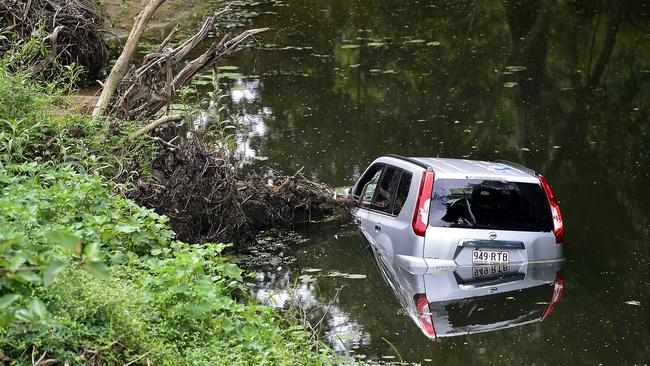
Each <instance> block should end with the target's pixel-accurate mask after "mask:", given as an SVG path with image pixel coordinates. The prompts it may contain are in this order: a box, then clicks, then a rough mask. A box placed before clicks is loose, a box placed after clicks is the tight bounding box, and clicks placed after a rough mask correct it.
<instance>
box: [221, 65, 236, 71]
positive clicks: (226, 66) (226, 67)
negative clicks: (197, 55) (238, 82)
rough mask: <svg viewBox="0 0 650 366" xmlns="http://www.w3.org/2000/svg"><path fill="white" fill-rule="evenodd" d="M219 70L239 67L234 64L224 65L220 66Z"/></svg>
mask: <svg viewBox="0 0 650 366" xmlns="http://www.w3.org/2000/svg"><path fill="white" fill-rule="evenodd" d="M219 70H231V71H232V70H239V67H237V66H234V65H223V66H219Z"/></svg>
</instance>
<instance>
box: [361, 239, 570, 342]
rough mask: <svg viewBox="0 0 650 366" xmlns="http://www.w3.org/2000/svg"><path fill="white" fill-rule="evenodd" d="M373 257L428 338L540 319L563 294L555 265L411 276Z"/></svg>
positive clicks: (480, 268) (463, 269)
mask: <svg viewBox="0 0 650 366" xmlns="http://www.w3.org/2000/svg"><path fill="white" fill-rule="evenodd" d="M373 253H374V255H375V259H376V260H377V264H378V266H379V270H380V272H381V273H382V275H383V277H384V279H385V280H386V282H387V283H388V284H389V286H390V287H391V288H392V289H393V291H394V293H395V296H396V297H397V299H398V300H399V302H400V303H401V305H402V307H403V308H404V310H405V311H406V313H407V314H408V315H409V316H410V317H411V319H412V320H413V321H414V322H415V324H416V325H417V326H418V327H419V328H420V329H421V330H422V332H423V333H424V334H425V335H426V336H427V337H429V338H431V339H436V338H440V337H452V336H460V335H468V334H474V333H482V332H491V331H496V330H502V329H507V328H512V327H518V326H522V325H525V324H531V323H536V322H540V321H544V320H546V319H548V317H549V316H550V315H551V314H552V313H553V310H554V308H555V306H556V305H557V303H558V302H559V301H560V299H561V297H562V293H563V291H564V280H563V279H562V271H561V269H562V264H563V262H559V261H552V262H542V263H523V264H519V265H507V264H500V265H480V266H473V267H457V268H456V270H454V271H438V272H435V273H424V274H413V273H410V272H409V271H407V270H406V269H405V268H403V267H402V266H400V265H399V264H398V263H396V262H395V261H394V260H393V258H390V257H387V256H385V255H382V254H381V253H380V252H379V251H377V250H376V248H373Z"/></svg>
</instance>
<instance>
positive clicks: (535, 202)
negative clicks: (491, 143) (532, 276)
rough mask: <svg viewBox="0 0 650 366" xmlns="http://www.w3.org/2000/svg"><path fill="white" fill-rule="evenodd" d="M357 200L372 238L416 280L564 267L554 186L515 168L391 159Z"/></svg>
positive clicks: (365, 179) (366, 178)
mask: <svg viewBox="0 0 650 366" xmlns="http://www.w3.org/2000/svg"><path fill="white" fill-rule="evenodd" d="M350 193H351V194H352V195H353V196H355V197H356V198H357V199H358V202H359V207H358V208H356V209H355V210H353V212H352V213H353V216H354V218H355V220H356V222H357V224H359V226H360V228H361V231H362V232H363V234H364V236H365V238H366V239H367V240H368V241H369V242H370V244H371V245H372V246H373V247H374V248H375V249H376V250H377V251H379V252H380V253H381V254H382V255H387V256H389V257H392V258H393V260H395V261H396V262H397V263H398V264H399V265H400V266H402V267H404V268H405V269H406V270H408V271H409V272H411V273H426V272H437V271H439V270H445V269H446V270H453V269H454V268H456V267H457V266H478V265H495V264H496V265H498V264H513V265H514V264H520V263H526V262H539V261H556V260H562V241H563V237H564V227H563V224H562V215H561V213H560V207H559V205H558V203H557V201H556V200H555V198H554V196H553V193H552V192H551V188H550V187H549V185H548V182H547V181H546V179H544V177H543V176H541V175H539V174H537V173H535V172H534V171H533V170H531V169H528V168H525V167H523V166H520V165H517V164H514V163H511V162H506V161H496V162H486V161H473V160H461V159H438V158H406V157H402V156H397V155H386V156H382V157H380V158H378V159H376V160H375V161H374V162H373V163H372V164H371V165H370V166H369V167H368V169H366V171H365V172H364V173H363V175H362V176H361V178H360V179H359V181H358V182H357V183H356V185H355V186H354V187H353V188H352V189H351V192H350Z"/></svg>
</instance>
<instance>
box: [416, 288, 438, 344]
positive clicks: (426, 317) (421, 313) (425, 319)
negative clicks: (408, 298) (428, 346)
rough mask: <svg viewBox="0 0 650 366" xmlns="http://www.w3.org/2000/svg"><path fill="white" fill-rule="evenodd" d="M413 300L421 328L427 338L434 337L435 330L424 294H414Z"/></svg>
mask: <svg viewBox="0 0 650 366" xmlns="http://www.w3.org/2000/svg"><path fill="white" fill-rule="evenodd" d="M413 300H414V301H415V308H416V309H417V311H418V318H419V319H420V324H421V325H422V330H423V331H424V333H425V334H426V335H427V336H428V337H429V338H431V339H436V330H435V328H434V327H433V319H431V311H430V310H429V301H427V296H426V295H425V294H415V296H413Z"/></svg>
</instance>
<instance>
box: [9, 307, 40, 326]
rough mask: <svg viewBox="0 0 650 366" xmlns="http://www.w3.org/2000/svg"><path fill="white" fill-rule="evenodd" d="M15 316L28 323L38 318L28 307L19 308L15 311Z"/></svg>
mask: <svg viewBox="0 0 650 366" xmlns="http://www.w3.org/2000/svg"><path fill="white" fill-rule="evenodd" d="M14 316H15V317H16V319H18V320H21V321H24V322H26V323H31V322H33V321H35V320H36V317H35V316H34V313H32V312H31V311H29V310H27V309H18V310H16V312H15V313H14Z"/></svg>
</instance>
